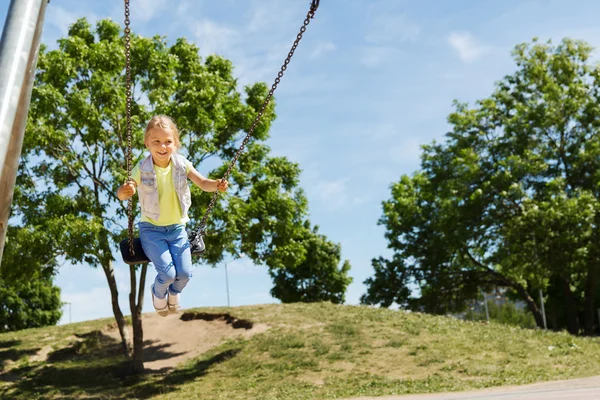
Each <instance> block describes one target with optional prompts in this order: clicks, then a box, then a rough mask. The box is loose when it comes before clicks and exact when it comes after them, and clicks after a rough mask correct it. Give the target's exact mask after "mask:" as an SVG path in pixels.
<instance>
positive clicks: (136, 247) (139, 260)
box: [119, 234, 206, 265]
mask: <svg viewBox="0 0 600 400" xmlns="http://www.w3.org/2000/svg"><path fill="white" fill-rule="evenodd" d="M189 239H190V246H191V250H192V255H193V256H199V255H201V254H202V253H204V250H205V249H206V247H205V246H204V240H202V236H201V235H196V237H195V238H194V237H193V235H191V234H190V236H189ZM119 248H120V249H121V256H122V257H123V261H125V264H129V265H136V264H147V263H149V262H150V260H149V259H148V257H147V256H146V253H144V249H143V248H142V241H141V240H140V238H138V237H136V238H133V251H134V253H135V254H134V255H131V253H130V252H129V239H123V240H121V243H119Z"/></svg>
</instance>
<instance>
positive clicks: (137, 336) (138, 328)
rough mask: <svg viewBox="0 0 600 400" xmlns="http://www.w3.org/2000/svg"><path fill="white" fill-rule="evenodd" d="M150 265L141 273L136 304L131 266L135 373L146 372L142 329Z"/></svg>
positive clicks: (134, 277) (133, 273)
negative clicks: (145, 291)
mask: <svg viewBox="0 0 600 400" xmlns="http://www.w3.org/2000/svg"><path fill="white" fill-rule="evenodd" d="M147 269H148V264H143V265H142V271H141V273H140V288H139V292H138V296H137V304H136V286H137V284H136V276H135V266H134V265H130V266H129V275H130V279H131V291H130V293H129V308H130V309H131V323H132V325H133V358H132V360H131V369H132V371H133V372H134V373H142V372H144V369H145V368H144V329H143V327H142V308H143V305H144V287H145V286H146V271H147Z"/></svg>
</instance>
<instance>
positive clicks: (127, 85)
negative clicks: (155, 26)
mask: <svg viewBox="0 0 600 400" xmlns="http://www.w3.org/2000/svg"><path fill="white" fill-rule="evenodd" d="M124 1H125V31H124V32H125V71H126V72H125V95H126V114H127V182H131V181H132V178H131V164H132V163H133V160H132V158H133V157H132V148H131V101H132V99H131V63H130V60H131V46H130V36H129V34H130V32H131V29H130V28H129V0H124ZM127 215H128V224H127V230H128V234H129V253H130V254H131V255H132V256H133V255H135V251H134V250H133V197H130V198H129V200H128V201H127Z"/></svg>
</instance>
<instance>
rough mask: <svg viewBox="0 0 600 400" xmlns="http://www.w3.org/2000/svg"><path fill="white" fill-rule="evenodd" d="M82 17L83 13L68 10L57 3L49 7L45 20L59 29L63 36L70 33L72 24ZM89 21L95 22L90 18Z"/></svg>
mask: <svg viewBox="0 0 600 400" xmlns="http://www.w3.org/2000/svg"><path fill="white" fill-rule="evenodd" d="M80 17H81V15H79V14H77V13H75V12H70V11H67V10H65V9H64V8H62V7H60V6H58V5H55V6H53V7H48V8H47V11H46V17H45V18H44V20H45V21H46V23H47V24H48V25H50V26H52V27H54V28H56V29H58V31H59V32H60V34H61V35H62V36H66V35H67V34H68V33H69V27H70V26H71V24H73V23H74V22H75V21H77V19H78V18H80ZM88 22H90V23H92V24H93V22H92V21H90V19H89V18H88Z"/></svg>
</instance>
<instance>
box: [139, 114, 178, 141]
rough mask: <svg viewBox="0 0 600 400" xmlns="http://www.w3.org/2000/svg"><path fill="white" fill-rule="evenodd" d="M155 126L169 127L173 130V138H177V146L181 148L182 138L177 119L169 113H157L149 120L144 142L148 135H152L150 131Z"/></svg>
mask: <svg viewBox="0 0 600 400" xmlns="http://www.w3.org/2000/svg"><path fill="white" fill-rule="evenodd" d="M154 128H161V129H168V130H170V131H171V132H173V139H174V140H175V147H177V148H178V149H180V148H181V140H179V130H178V129H177V125H176V124H175V121H173V119H172V118H171V117H169V116H167V115H155V116H154V117H152V118H151V119H150V121H148V125H146V130H145V131H144V143H145V142H146V141H147V140H148V136H150V134H149V132H150V131H151V130H152V129H154Z"/></svg>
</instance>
